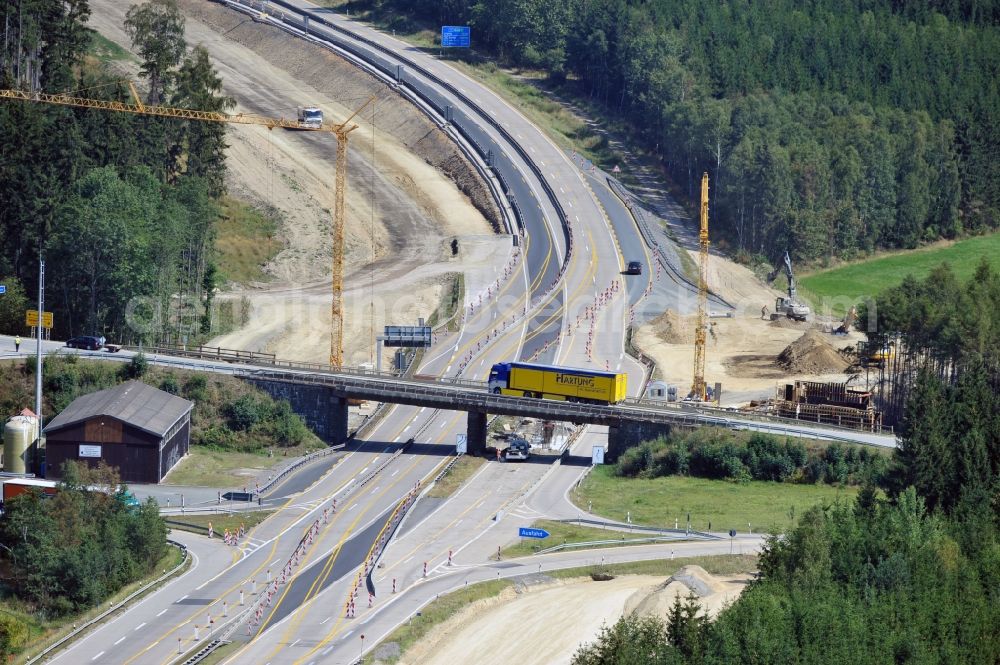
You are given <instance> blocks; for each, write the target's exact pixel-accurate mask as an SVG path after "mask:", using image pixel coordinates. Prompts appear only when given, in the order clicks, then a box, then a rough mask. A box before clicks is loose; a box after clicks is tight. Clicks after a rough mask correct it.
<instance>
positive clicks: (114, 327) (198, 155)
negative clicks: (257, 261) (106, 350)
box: [0, 0, 232, 341]
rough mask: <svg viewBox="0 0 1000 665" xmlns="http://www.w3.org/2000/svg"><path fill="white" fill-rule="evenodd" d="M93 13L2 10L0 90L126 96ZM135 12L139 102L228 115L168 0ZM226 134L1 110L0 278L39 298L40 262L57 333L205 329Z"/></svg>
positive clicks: (64, 3) (69, 113)
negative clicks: (172, 324)
mask: <svg viewBox="0 0 1000 665" xmlns="http://www.w3.org/2000/svg"><path fill="white" fill-rule="evenodd" d="M88 15H89V9H88V5H87V2H86V1H85V0H11V1H10V2H5V3H3V8H2V9H0V21H2V24H3V30H4V39H3V40H2V41H0V88H4V89H9V88H17V89H21V90H27V91H32V92H37V91H42V92H49V93H72V94H73V95H75V96H79V97H89V98H97V99H116V100H121V101H129V99H130V95H129V92H128V88H127V87H126V86H125V84H124V82H122V81H120V80H117V79H116V78H115V77H113V76H111V75H110V74H108V73H107V71H106V68H105V67H103V66H102V63H101V61H100V60H99V59H98V58H97V57H95V55H94V52H95V51H96V48H95V47H96V46H97V42H96V36H95V34H94V33H93V31H91V30H90V29H89V28H87V27H86V21H87V17H88ZM128 17H129V18H128V20H127V25H126V30H127V31H128V32H129V34H130V35H131V36H132V39H133V45H134V46H135V47H136V49H137V51H138V52H139V53H140V54H141V55H142V63H141V71H142V73H143V76H144V77H145V79H144V81H143V82H142V83H141V85H142V86H143V90H144V93H143V94H144V95H146V98H145V99H144V100H143V101H144V102H145V103H162V104H167V105H171V106H180V107H189V108H198V109H202V110H210V111H219V110H225V109H227V108H229V107H231V105H232V102H231V100H229V99H227V98H225V97H222V96H220V94H219V92H220V90H221V82H220V80H219V78H218V76H217V74H216V72H215V70H214V68H213V66H212V63H211V62H210V61H209V58H208V53H207V51H205V49H204V48H201V47H197V46H196V47H194V48H193V49H190V50H189V49H188V48H187V45H186V44H185V42H184V19H183V16H182V15H181V14H180V13H179V11H178V10H177V8H176V6H175V5H174V3H173V2H172V0H153V1H152V2H149V3H146V4H144V5H135V6H133V8H132V10H130V12H129V14H128ZM224 133H225V128H224V126H223V125H217V124H214V123H194V122H185V121H182V120H173V119H168V118H156V117H149V116H140V115H132V114H127V113H111V112H107V111H101V110H91V109H82V108H71V107H64V106H54V105H50V104H39V103H30V102H24V101H13V100H3V101H0V136H3V140H2V141H0V237H2V238H3V242H2V243H0V277H5V282H6V283H7V284H8V286H10V285H11V284H19V285H23V286H24V287H25V290H26V292H27V293H28V294H29V300H33V297H34V294H35V293H37V283H38V280H37V275H38V257H39V254H40V253H44V255H45V258H46V261H47V267H48V270H47V278H46V287H47V288H46V292H47V294H48V295H47V299H46V310H48V311H53V312H54V313H55V331H54V335H55V336H56V337H57V338H59V337H63V338H65V337H69V336H72V335H80V334H105V336H106V337H107V338H108V339H109V340H115V341H119V340H121V341H128V340H136V339H137V338H138V336H139V335H140V334H143V333H147V334H148V335H149V336H154V335H155V334H157V333H159V332H160V330H161V329H162V328H163V327H164V326H165V325H166V324H167V322H169V321H176V320H178V318H179V317H178V312H179V311H181V312H188V313H189V322H190V323H191V325H190V327H191V331H190V332H192V333H197V332H198V330H199V329H200V327H201V326H202V322H201V321H200V320H199V318H198V314H197V312H198V311H199V303H202V302H204V300H205V299H206V298H209V297H210V294H211V292H212V289H213V288H214V286H215V284H214V275H215V271H214V269H213V267H212V265H211V263H212V262H211V256H210V248H211V240H212V237H213V225H214V223H215V221H216V219H217V218H218V208H217V205H216V203H215V197H217V196H218V195H220V194H221V193H222V189H223V177H224V172H225V163H224V155H223V150H224V148H225V142H224ZM192 311H193V312H194V314H193V315H191V314H190V312H192ZM21 317H23V312H22V313H21ZM22 320H23V318H22ZM127 320H129V321H132V325H129V323H128V321H127ZM16 331H17V332H21V331H22V328H17V330H16ZM3 332H9V333H13V332H15V330H5V331H3Z"/></svg>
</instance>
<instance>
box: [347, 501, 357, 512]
mask: <svg viewBox="0 0 1000 665" xmlns="http://www.w3.org/2000/svg"><path fill="white" fill-rule="evenodd" d="M357 507H358V504H356V503H352V504H351V507H350V508H348V510H354V509H355V508H357Z"/></svg>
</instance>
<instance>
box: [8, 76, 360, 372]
mask: <svg viewBox="0 0 1000 665" xmlns="http://www.w3.org/2000/svg"><path fill="white" fill-rule="evenodd" d="M128 87H129V90H130V91H131V93H132V99H133V102H134V103H132V104H127V103H125V102H119V101H114V100H106V99H87V98H84V97H73V96H71V95H65V94H55V95H53V94H48V93H44V92H25V91H24V90H0V99H3V98H5V99H20V100H23V101H28V102H40V103H44V104H61V105H63V106H76V107H81V108H88V109H100V110H104V111H119V112H122V113H137V114H140V115H155V116H161V117H164V118H180V119H183V120H202V121H207V122H228V123H235V124H238V125H263V126H264V127H267V128H268V129H274V128H275V127H284V128H286V129H302V130H306V131H327V132H332V133H333V134H334V135H335V136H336V137H337V171H336V173H337V174H336V183H335V186H334V205H333V266H332V271H331V272H332V275H331V277H332V282H333V284H332V295H333V302H332V304H331V306H330V313H331V317H332V321H331V331H330V332H331V334H330V364H331V365H333V366H334V367H339V366H341V365H343V364H344V223H345V219H344V215H345V209H344V190H345V188H346V186H347V180H346V178H347V135H348V134H350V133H351V132H352V131H354V130H355V129H357V128H358V126H357V125H350V126H348V123H350V122H351V120H353V119H354V117H355V116H357V115H358V113H360V112H361V111H362V110H363V109H364V108H365V107H366V106H368V105H369V104H370V103H371V102H372V101H374V100H375V95H372V96H371V97H369V98H368V101H366V102H365V103H364V104H362V105H361V106H360V107H358V109H357V110H356V111H354V113H352V114H351V115H350V116H349V117H348V118H347V120H344V121H343V122H341V123H323V124H322V125H320V126H318V127H305V126H303V125H302V124H301V123H300V122H299V121H298V120H287V119H285V118H267V117H264V116H258V115H248V114H244V113H238V114H229V113H218V112H215V111H198V110H196V109H184V108H173V107H169V106H148V105H146V104H144V103H143V102H142V99H141V98H140V97H139V93H138V91H137V90H136V89H135V86H134V85H133V84H132V82H131V81H129V82H128Z"/></svg>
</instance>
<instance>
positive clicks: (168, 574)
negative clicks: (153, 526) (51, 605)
mask: <svg viewBox="0 0 1000 665" xmlns="http://www.w3.org/2000/svg"><path fill="white" fill-rule="evenodd" d="M167 544H168V545H173V546H174V547H177V548H178V549H180V551H181V554H182V555H183V556H181V561H180V563H178V564H177V565H176V566H174V567H173V568H171V569H170V570H168V571H167V572H165V573H164V574H162V575H160V576H159V577H157V578H156V579H155V580H153V581H152V582H149V583H147V584H145V585H143V586H141V587H139V588H138V589H136V590H135V591H133V592H132V593H130V594H129V595H128V596H126V597H125V598H122V599H121V600H120V601H118V602H117V603H116V604H114V605H112V606H111V607H109V608H108V609H106V610H104V611H103V612H101V613H100V614H98V615H97V616H96V617H94V618H93V619H91V620H90V621H87V622H86V623H84V624H83V625H81V626H80V627H79V628H76V629H75V630H73V631H72V632H70V633H68V634H67V635H64V636H63V637H62V638H60V639H59V640H56V641H55V642H53V643H52V644H50V645H49V646H47V647H45V649H43V650H42V651H40V652H39V653H38V654H36V655H35V656H33V657H32V658H31V659H29V660H28V661H26V662H25V665H34V663H40V662H41V661H42V659H43V658H45V657H46V656H47V655H49V654H50V653H52V652H53V651H55V650H56V649H59V648H60V647H62V646H63V645H64V644H67V643H68V642H71V641H73V640H74V639H76V637H77V636H78V635H80V634H81V633H83V632H84V631H86V630H87V629H88V628H90V627H91V626H93V625H94V624H95V623H98V622H100V621H103V620H104V619H106V618H107V617H108V616H109V615H110V614H112V613H113V612H117V611H118V610H120V609H122V608H123V607H125V606H126V605H127V604H128V603H130V602H131V601H132V600H133V599H134V598H137V597H138V596H141V595H143V594H144V593H146V592H147V591H149V590H150V589H152V588H153V587H155V586H156V585H158V584H160V583H161V582H163V581H164V580H166V579H168V578H170V577H173V575H174V574H175V573H176V572H177V571H178V570H180V569H181V568H182V567H183V566H184V564H186V563H187V560H188V551H187V547H186V546H185V545H183V544H182V543H178V542H177V541H175V540H170V539H169V538H168V539H167Z"/></svg>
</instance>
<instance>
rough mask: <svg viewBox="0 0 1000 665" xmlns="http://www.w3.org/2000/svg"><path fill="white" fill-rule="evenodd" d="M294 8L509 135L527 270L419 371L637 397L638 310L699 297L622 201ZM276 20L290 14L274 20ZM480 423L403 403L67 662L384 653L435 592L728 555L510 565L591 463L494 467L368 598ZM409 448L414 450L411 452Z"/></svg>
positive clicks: (201, 545)
mask: <svg viewBox="0 0 1000 665" xmlns="http://www.w3.org/2000/svg"><path fill="white" fill-rule="evenodd" d="M257 4H258V5H259V4H260V3H257ZM271 4H272V5H274V4H278V3H271ZM280 4H281V5H282V6H283V7H284V9H283V10H282V11H283V13H284V15H285V21H287V23H288V26H289V27H290V28H292V29H301V26H302V24H303V21H302V14H301V13H299V14H298V15H296V13H295V11H293V10H294V9H295V8H298V10H300V12H306V11H307V12H310V16H311V17H312V20H311V21H310V24H311V28H312V30H313V32H312V35H313V38H314V39H319V40H322V37H323V34H326V36H327V37H328V38H329V41H330V46H331V48H334V47H336V48H341V47H342V46H343V42H344V40H345V39H354V38H351V37H349V35H356V37H357V39H356V41H357V44H355V46H356V48H355V49H353V50H352V52H351V55H350V57H352V58H363V57H365V54H366V53H367V57H370V58H371V59H373V60H374V59H376V58H377V59H381V62H382V64H381V65H380V67H382V68H384V69H386V70H387V71H391V70H395V71H397V73H398V72H399V70H398V69H395V67H394V65H395V66H402V67H404V68H405V71H406V75H405V80H397V83H398V84H400V85H404V86H410V87H411V89H412V90H411V92H414V93H415V92H419V93H420V94H421V95H425V96H426V97H427V98H428V99H430V98H435V99H438V100H439V102H440V103H439V106H447V107H449V109H450V110H449V111H448V113H449V115H448V121H449V122H450V123H454V124H459V123H460V124H462V127H463V132H464V133H465V135H464V138H463V140H466V141H470V140H472V141H475V142H477V143H480V144H489V145H492V146H495V148H496V149H495V151H492V152H491V154H490V166H491V167H492V168H493V171H494V172H495V173H496V174H499V175H501V176H502V178H503V180H504V185H505V188H506V189H507V191H508V193H511V195H512V197H513V199H514V200H516V201H517V208H518V211H519V213H520V218H521V223H522V224H523V225H524V229H525V233H524V237H523V240H522V242H521V243H520V245H519V249H518V250H517V251H516V252H515V253H514V254H513V255H511V256H503V257H498V261H497V265H498V268H501V269H502V268H503V266H505V265H510V266H511V270H510V271H509V277H508V278H507V279H506V280H504V281H503V282H502V283H501V284H500V285H499V288H498V289H497V290H495V291H494V290H491V291H489V292H488V293H486V294H483V293H470V294H467V301H466V303H465V304H466V308H465V311H464V312H463V327H462V329H461V331H460V332H458V333H453V334H449V335H445V336H442V337H441V338H440V339H439V341H438V344H437V345H436V346H435V347H434V348H433V349H432V350H431V351H430V352H429V353H428V354H426V360H425V362H424V363H423V365H422V366H421V368H420V370H419V371H420V372H421V373H424V374H429V375H438V376H459V375H461V376H463V377H465V378H470V379H482V378H484V377H485V374H486V372H487V371H488V369H489V367H490V366H491V365H492V364H493V363H494V362H498V361H504V360H511V359H515V358H521V359H537V360H541V361H548V362H555V363H559V364H564V365H572V366H579V367H588V366H589V367H599V368H602V369H604V368H608V369H613V370H618V371H622V372H625V373H627V374H628V377H629V386H630V393H631V394H633V395H635V394H636V392H637V391H638V390H639V389H640V388H641V386H642V385H643V383H644V380H645V370H644V368H643V367H642V366H641V365H640V364H639V363H638V362H637V361H635V360H634V359H633V358H631V357H630V356H628V355H627V354H626V353H625V349H624V331H625V328H626V326H627V324H628V323H629V321H630V319H631V318H632V317H633V315H634V314H633V312H634V311H635V310H636V309H637V308H639V309H640V310H641V306H642V303H643V301H644V299H647V298H650V296H651V295H652V294H654V293H657V292H659V293H661V294H664V295H663V297H664V298H669V297H673V298H674V299H673V301H672V302H673V305H671V306H673V307H675V308H678V309H682V308H684V307H685V302H686V300H687V299H688V298H689V294H690V288H689V286H685V285H683V284H680V283H679V282H678V283H673V284H674V285H673V286H669V284H671V282H669V279H668V278H667V277H666V276H665V275H661V277H660V279H659V280H658V279H657V275H658V274H661V271H659V270H656V269H655V268H653V266H654V265H655V264H656V261H654V258H653V255H652V253H651V251H650V248H649V247H648V245H647V244H646V242H644V240H643V238H642V237H641V234H640V233H639V231H638V229H637V228H636V226H635V224H634V222H633V221H632V219H631V217H630V215H629V213H628V211H627V209H626V208H625V207H624V206H623V205H622V203H621V201H620V199H617V198H615V196H614V195H613V194H611V192H610V190H608V189H607V187H606V184H605V183H604V182H603V181H602V180H601V179H600V178H598V177H596V176H595V175H592V174H589V173H585V172H584V171H581V164H580V163H579V162H578V161H576V158H575V156H574V155H569V154H566V153H565V152H564V151H563V150H561V149H560V148H559V147H558V146H556V145H555V144H554V143H553V142H552V141H550V140H549V139H548V138H547V137H546V136H545V135H544V134H543V133H542V132H541V131H540V130H538V129H537V128H536V127H534V126H533V125H532V124H531V123H530V122H529V121H528V120H527V119H525V118H524V117H523V116H522V115H521V114H520V113H519V112H518V111H517V110H516V109H514V108H513V107H511V106H510V105H509V104H507V103H506V102H505V101H504V100H503V99H501V98H500V97H498V96H497V95H496V94H495V93H493V92H492V91H490V90H489V89H487V88H486V87H485V86H483V85H481V84H479V83H477V82H476V81H474V80H472V79H471V78H469V77H467V76H465V75H463V74H462V73H460V72H459V71H457V70H456V69H454V68H452V67H451V66H449V65H448V64H447V63H444V62H441V61H439V60H437V59H436V58H434V57H433V56H432V55H430V54H427V53H423V52H419V51H416V50H414V49H411V48H410V47H409V46H408V45H406V44H404V43H402V42H399V41H397V40H395V39H393V38H392V37H389V36H387V35H383V34H381V33H379V32H377V31H374V30H372V29H370V28H367V27H365V26H361V25H357V24H355V23H353V22H351V21H349V20H347V19H346V18H343V17H340V16H337V15H336V14H333V13H330V12H328V11H321V10H319V9H318V8H316V7H314V6H312V5H310V4H308V3H305V2H301V1H299V0H295V1H294V2H293V3H287V2H283V3H280ZM264 20H266V21H270V22H273V23H275V24H282V23H283V20H282V16H281V15H279V14H278V13H276V12H269V15H268V16H267V17H265V19H264ZM338 44H339V46H338ZM208 47H209V49H211V45H210V44H209V45H208ZM399 78H402V77H399ZM628 260H640V261H642V262H643V264H644V265H645V266H646V268H647V269H646V271H645V272H644V274H643V275H641V276H625V275H623V274H622V270H623V268H624V261H628ZM105 357H106V356H105ZM124 357H127V356H125V355H123V358H124ZM170 362H172V361H170ZM186 362H187V361H186ZM187 364H190V365H192V366H205V367H208V366H209V363H201V362H198V361H190V362H188V363H187ZM216 369H217V368H216ZM464 430H465V417H464V414H462V413H461V412H453V411H436V410H432V409H427V408H419V407H402V406H399V407H392V408H391V409H390V411H389V412H388V414H387V415H386V416H385V417H384V418H383V419H382V420H381V421H380V422H379V423H378V424H377V425H376V426H375V427H373V428H372V429H371V430H370V431H368V432H366V433H365V436H364V437H363V439H364V440H359V441H354V442H352V443H351V444H350V445H349V447H348V448H347V449H345V451H344V454H343V456H341V457H339V458H338V459H337V461H336V463H335V464H333V465H332V466H330V467H329V468H328V469H326V470H325V472H324V473H323V474H322V475H321V476H320V477H318V478H315V480H314V481H313V482H311V484H309V485H308V486H305V487H302V488H301V491H300V492H297V493H295V494H291V495H289V496H288V497H287V498H285V499H284V501H283V502H281V503H280V504H278V505H277V506H276V508H277V509H276V512H275V514H274V515H272V516H271V517H270V518H269V519H268V520H266V521H265V522H263V523H262V524H261V525H259V526H258V527H256V528H255V529H253V530H252V531H251V532H250V533H249V534H248V536H247V538H245V539H244V541H243V542H242V543H241V544H240V545H239V546H238V547H227V546H225V545H222V544H220V543H219V542H218V541H217V540H213V541H208V540H207V539H204V538H196V537H189V536H186V538H187V539H188V540H191V541H192V544H191V550H192V552H194V553H195V554H196V555H197V565H196V566H195V567H194V568H193V569H192V571H190V572H188V573H187V574H185V575H184V576H182V577H181V578H179V579H177V580H175V581H174V582H172V583H170V584H169V585H167V586H166V587H164V588H163V589H161V590H159V591H157V592H156V593H154V594H152V595H150V596H148V597H147V598H145V599H143V600H142V601H141V602H139V603H137V604H136V605H135V606H133V607H132V608H130V609H129V610H128V611H127V612H125V613H123V614H121V615H120V616H119V617H117V618H116V619H115V620H114V621H112V622H110V623H107V624H104V625H102V626H100V627H98V628H96V629H95V630H93V631H91V632H90V633H89V634H88V635H86V636H85V637H83V638H82V639H80V640H79V641H78V642H76V643H75V644H74V645H73V646H72V647H71V648H70V649H68V650H65V651H63V652H61V653H60V654H59V655H58V656H56V657H55V658H54V659H53V660H54V661H56V662H62V663H89V662H99V663H106V662H107V663H111V662H113V663H143V664H145V663H170V662H174V661H175V660H176V659H178V654H179V653H187V652H188V651H189V650H190V649H191V648H193V647H194V646H195V645H196V644H199V643H202V642H204V641H205V640H206V638H208V637H212V636H220V635H222V634H225V635H226V636H227V637H228V638H229V639H233V640H236V641H238V642H239V649H238V651H237V652H236V653H235V655H232V656H230V657H229V659H228V661H227V662H232V663H250V662H253V663H274V664H277V663H303V664H310V665H311V664H312V663H322V662H352V661H353V660H354V659H356V656H357V654H356V652H355V650H354V648H353V643H352V642H351V639H350V638H351V636H352V635H355V634H356V633H358V632H359V631H365V632H366V633H368V635H369V636H370V637H369V640H370V643H372V644H374V643H376V642H377V641H378V639H379V638H380V637H381V636H384V635H386V634H387V633H388V632H389V631H391V630H392V628H394V627H395V626H396V625H398V624H399V623H400V622H402V621H404V620H406V619H407V618H409V617H411V616H412V615H413V613H414V612H415V611H417V610H418V609H419V608H420V607H422V606H423V605H425V604H426V603H427V602H429V601H430V600H432V599H433V598H434V597H435V596H436V595H437V594H440V593H445V592H447V591H449V590H452V589H455V588H458V587H460V586H462V585H464V584H467V583H472V582H476V581H480V580H485V579H496V578H498V577H510V576H517V575H524V574H532V573H534V574H538V573H543V572H544V571H546V570H552V569H557V568H566V567H573V566H581V565H589V564H591V563H594V562H595V561H596V560H599V559H600V558H602V557H603V558H604V559H605V560H606V561H608V562H612V561H617V560H625V559H632V560H634V559H649V558H661V557H664V556H665V554H666V553H667V552H669V551H671V550H673V551H676V552H677V553H678V554H712V553H723V552H726V553H728V551H729V549H730V547H732V544H731V543H730V542H726V541H719V540H705V541H697V542H685V543H674V544H671V545H669V546H644V547H632V548H622V549H616V550H612V551H607V552H594V551H591V552H565V553H557V554H551V555H546V556H541V557H534V558H531V559H530V560H526V561H503V560H497V558H496V556H495V554H496V550H497V548H498V547H500V546H502V545H503V544H505V543H506V542H507V541H509V540H511V539H512V537H513V534H514V533H516V526H517V525H525V524H526V523H527V522H529V521H530V520H531V519H534V518H536V517H541V516H548V517H555V518H567V517H576V516H580V515H579V512H580V511H578V510H577V509H575V508H574V507H573V506H572V505H571V504H570V503H569V501H568V499H567V498H566V497H567V492H568V490H569V488H570V487H571V486H572V485H573V483H575V482H577V481H578V480H579V478H580V476H581V474H582V473H583V472H584V470H585V467H583V466H577V465H570V464H561V463H558V464H557V463H553V462H549V463H529V464H501V463H496V462H490V463H487V464H486V465H484V466H483V467H482V469H481V470H480V471H479V472H478V473H477V474H476V475H475V476H474V477H473V478H472V479H471V480H470V481H469V482H468V483H467V484H466V485H465V486H464V487H463V488H462V489H461V490H460V491H458V492H457V493H456V494H455V495H454V496H452V497H451V498H450V499H449V500H447V501H444V502H440V503H439V504H435V505H433V506H432V505H431V504H430V503H429V502H418V503H417V504H416V506H417V507H416V508H414V509H413V510H412V512H411V513H409V514H408V515H407V516H406V517H404V518H403V523H402V525H401V526H400V527H399V529H398V530H397V531H396V534H395V537H394V538H393V539H392V540H390V541H389V542H388V544H387V546H386V548H385V551H384V552H383V553H382V554H381V556H380V558H379V563H378V566H377V567H376V568H375V569H374V570H373V571H371V572H372V575H371V583H372V585H373V587H372V591H373V593H374V595H373V596H372V597H371V598H370V599H369V596H368V592H369V589H368V588H367V581H366V580H364V579H363V578H364V575H363V574H362V581H363V585H362V587H361V588H360V590H359V593H358V595H357V596H353V593H352V592H353V591H354V590H355V588H356V584H357V580H358V570H359V567H361V566H363V565H364V562H365V561H366V559H368V558H369V557H370V556H371V554H370V553H371V552H372V551H373V546H374V547H376V551H377V550H378V547H377V546H376V541H377V540H378V536H379V534H380V533H381V532H382V530H383V527H384V525H385V524H386V522H387V520H388V519H389V518H390V516H392V515H393V514H394V513H395V511H397V510H398V509H399V507H400V505H401V504H408V503H409V501H408V498H409V497H410V496H411V495H412V494H413V493H414V491H419V490H420V489H421V487H422V484H423V483H426V482H427V481H429V480H430V479H432V478H433V477H434V476H435V475H436V474H437V473H438V471H439V470H440V469H441V468H442V467H443V466H444V465H445V464H447V463H448V461H449V460H450V453H451V451H452V450H453V448H454V442H455V437H456V434H458V433H460V432H464ZM601 436H602V433H601V431H600V430H599V429H596V428H594V429H589V430H588V431H587V432H585V433H584V434H583V435H582V436H581V437H580V438H579V439H578V440H577V443H576V446H575V448H574V453H575V454H576V455H577V456H578V457H585V456H588V455H589V449H590V447H591V446H592V445H593V443H594V441H595V440H596V439H597V438H599V437H601ZM411 439H414V440H415V443H414V444H413V445H407V443H406V442H407V441H409V440H411ZM297 489H298V488H297ZM431 507H432V508H433V510H431ZM759 545H760V540H759V538H756V537H746V538H742V539H740V541H739V546H740V547H741V548H743V549H744V551H749V550H752V549H755V548H757V547H759ZM665 572H666V571H665ZM349 594H351V596H353V611H351V610H350V609H349V608H350V606H351V599H350V597H349ZM369 602H370V603H371V607H369ZM258 608H259V612H258ZM237 617H238V618H237ZM230 633H231V634H230ZM349 644H350V645H351V647H349V646H348V645H349Z"/></svg>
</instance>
